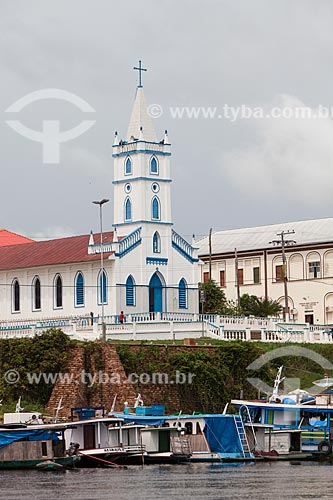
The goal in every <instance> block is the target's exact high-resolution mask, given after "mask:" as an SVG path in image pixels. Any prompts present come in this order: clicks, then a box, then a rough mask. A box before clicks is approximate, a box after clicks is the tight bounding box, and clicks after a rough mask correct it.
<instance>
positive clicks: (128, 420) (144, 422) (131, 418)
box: [113, 413, 165, 425]
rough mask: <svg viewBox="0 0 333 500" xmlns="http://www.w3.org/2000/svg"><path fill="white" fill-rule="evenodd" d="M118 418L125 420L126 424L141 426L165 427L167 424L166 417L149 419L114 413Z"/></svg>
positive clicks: (132, 414) (131, 414)
mask: <svg viewBox="0 0 333 500" xmlns="http://www.w3.org/2000/svg"><path fill="white" fill-rule="evenodd" d="M113 415H114V416H115V417H117V418H123V419H124V422H125V423H126V424H128V423H131V422H134V423H135V424H141V425H163V424H164V423H165V418H164V417H148V416H139V415H135V414H134V413H128V414H127V415H126V414H125V413H114V414H113Z"/></svg>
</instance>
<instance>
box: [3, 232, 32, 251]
mask: <svg viewBox="0 0 333 500" xmlns="http://www.w3.org/2000/svg"><path fill="white" fill-rule="evenodd" d="M32 241H33V240H31V239H30V238H26V237H25V236H21V235H20V234H16V233H12V232H11V231H7V229H0V247H5V246H8V245H22V243H31V242H32Z"/></svg>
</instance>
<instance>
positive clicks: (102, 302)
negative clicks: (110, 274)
mask: <svg viewBox="0 0 333 500" xmlns="http://www.w3.org/2000/svg"><path fill="white" fill-rule="evenodd" d="M108 201H110V200H107V199H106V198H103V199H102V200H101V201H93V203H94V205H99V222H100V236H101V238H100V243H101V251H100V253H101V272H100V282H99V285H100V294H101V295H100V297H101V304H102V342H105V341H106V324H105V320H104V294H103V292H104V259H103V257H104V256H103V213H102V206H103V205H104V204H105V203H107V202H108Z"/></svg>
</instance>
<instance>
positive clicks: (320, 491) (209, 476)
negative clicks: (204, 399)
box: [0, 462, 333, 500]
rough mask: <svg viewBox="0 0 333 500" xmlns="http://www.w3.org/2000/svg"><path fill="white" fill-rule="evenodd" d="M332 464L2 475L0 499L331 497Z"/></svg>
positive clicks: (193, 466)
mask: <svg viewBox="0 0 333 500" xmlns="http://www.w3.org/2000/svg"><path fill="white" fill-rule="evenodd" d="M332 476H333V466H331V465H328V464H319V463H313V462H302V463H297V462H295V463H289V462H277V463H257V464H238V465H230V464H229V465H224V464H223V465H219V464H218V465H208V464H181V465H170V466H166V465H163V466H162V465H149V466H145V467H144V469H142V468H141V467H135V466H133V467H129V468H128V469H127V470H124V469H77V470H73V471H66V472H41V471H1V472H0V499H1V500H2V499H3V500H19V499H22V500H23V499H24V500H58V499H64V500H65V499H66V500H108V499H114V500H158V499H163V500H164V499H165V500H176V499H177V500H196V499H200V500H212V499H214V500H215V499H216V500H217V499H228V500H229V499H230V500H231V499H232V500H237V499H241V500H246V499H256V500H273V499H274V500H282V499H286V500H300V499H330V500H332V499H333V481H332Z"/></svg>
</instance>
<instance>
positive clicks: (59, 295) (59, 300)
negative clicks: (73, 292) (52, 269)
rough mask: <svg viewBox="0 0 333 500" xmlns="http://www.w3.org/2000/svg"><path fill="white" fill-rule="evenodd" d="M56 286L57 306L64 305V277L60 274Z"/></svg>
mask: <svg viewBox="0 0 333 500" xmlns="http://www.w3.org/2000/svg"><path fill="white" fill-rule="evenodd" d="M55 288H56V290H55V294H56V297H55V299H56V300H55V302H56V307H62V279H61V276H60V274H59V275H58V276H57V279H56V283H55Z"/></svg>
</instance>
